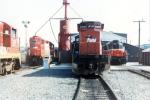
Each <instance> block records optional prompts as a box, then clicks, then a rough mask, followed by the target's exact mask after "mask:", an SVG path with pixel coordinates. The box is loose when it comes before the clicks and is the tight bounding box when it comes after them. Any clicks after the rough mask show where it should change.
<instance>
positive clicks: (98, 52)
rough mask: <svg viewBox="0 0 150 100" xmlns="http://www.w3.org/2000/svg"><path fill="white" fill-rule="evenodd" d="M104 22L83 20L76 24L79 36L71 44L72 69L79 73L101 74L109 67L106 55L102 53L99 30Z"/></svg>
mask: <svg viewBox="0 0 150 100" xmlns="http://www.w3.org/2000/svg"><path fill="white" fill-rule="evenodd" d="M103 27H104V24H102V23H100V22H96V21H85V22H81V23H80V24H78V31H79V36H76V37H75V41H74V42H73V44H72V55H73V56H72V60H73V69H72V71H73V72H74V73H76V74H79V75H93V74H98V75H99V74H101V72H102V71H104V70H105V69H107V68H109V67H110V66H109V61H108V56H107V55H102V45H101V31H102V30H103Z"/></svg>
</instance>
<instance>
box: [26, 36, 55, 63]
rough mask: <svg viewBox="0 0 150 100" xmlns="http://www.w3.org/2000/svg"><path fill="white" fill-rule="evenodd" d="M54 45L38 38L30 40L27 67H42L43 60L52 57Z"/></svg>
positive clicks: (34, 37)
mask: <svg viewBox="0 0 150 100" xmlns="http://www.w3.org/2000/svg"><path fill="white" fill-rule="evenodd" d="M53 55H54V44H53V43H51V42H49V41H45V40H43V39H42V38H41V37H39V36H33V37H31V38H30V48H29V51H28V57H27V62H28V64H29V65H43V58H48V57H53Z"/></svg>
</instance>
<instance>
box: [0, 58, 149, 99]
mask: <svg viewBox="0 0 150 100" xmlns="http://www.w3.org/2000/svg"><path fill="white" fill-rule="evenodd" d="M131 69H132V70H135V69H136V70H137V69H138V70H146V71H150V68H149V67H148V66H141V65H139V64H138V63H127V64H126V65H121V66H120V65H117V66H111V70H110V71H106V72H104V73H103V75H102V76H101V77H102V79H103V81H104V83H105V84H107V85H108V86H105V85H103V87H102V84H104V83H103V82H102V83H101V81H102V80H101V79H100V77H99V76H97V77H93V76H90V77H87V76H86V77H77V76H76V75H74V74H73V73H72V71H71V65H70V64H61V65H54V64H53V65H51V67H50V68H49V67H48V63H47V60H44V66H43V67H37V68H24V69H22V70H20V71H17V72H15V73H12V74H8V75H5V76H0V83H1V86H0V100H60V99H61V100H149V98H150V97H149V96H150V91H149V90H150V87H149V84H150V80H149V79H148V78H145V77H144V76H141V75H139V74H135V73H132V72H130V71H129V70H131ZM6 83H7V84H6ZM108 87H109V88H108ZM141 91H142V93H141Z"/></svg>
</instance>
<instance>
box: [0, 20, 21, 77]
mask: <svg viewBox="0 0 150 100" xmlns="http://www.w3.org/2000/svg"><path fill="white" fill-rule="evenodd" d="M19 46H20V40H19V38H18V35H17V30H16V29H15V28H13V27H12V26H10V25H9V24H7V23H5V22H1V21H0V74H2V75H4V74H6V73H11V72H12V71H14V69H19V68H20V64H21V63H20V61H21V53H20V47H19Z"/></svg>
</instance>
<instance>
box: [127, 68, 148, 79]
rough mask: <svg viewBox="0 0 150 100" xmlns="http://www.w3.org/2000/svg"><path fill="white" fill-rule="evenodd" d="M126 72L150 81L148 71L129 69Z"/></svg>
mask: <svg viewBox="0 0 150 100" xmlns="http://www.w3.org/2000/svg"><path fill="white" fill-rule="evenodd" d="M128 71H130V72H132V73H136V74H138V75H141V76H144V77H146V78H148V79H150V72H149V71H145V70H133V69H129V70H128Z"/></svg>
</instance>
